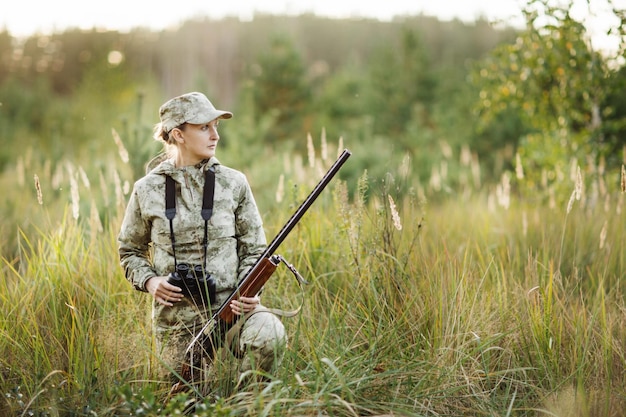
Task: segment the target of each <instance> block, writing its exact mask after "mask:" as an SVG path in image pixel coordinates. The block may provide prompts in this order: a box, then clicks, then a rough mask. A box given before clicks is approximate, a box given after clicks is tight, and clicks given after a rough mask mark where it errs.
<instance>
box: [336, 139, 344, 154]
mask: <svg viewBox="0 0 626 417" xmlns="http://www.w3.org/2000/svg"><path fill="white" fill-rule="evenodd" d="M341 152H343V136H339V145H338V148H337V157H339V155H341Z"/></svg>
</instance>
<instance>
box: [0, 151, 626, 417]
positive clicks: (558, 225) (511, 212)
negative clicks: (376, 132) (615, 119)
mask: <svg viewBox="0 0 626 417" xmlns="http://www.w3.org/2000/svg"><path fill="white" fill-rule="evenodd" d="M322 148H324V152H320V153H319V155H315V154H314V152H315V149H314V148H313V147H312V146H310V148H309V155H308V158H307V157H302V156H300V157H292V156H289V157H285V155H273V156H269V157H270V158H273V160H270V161H265V162H264V164H265V165H270V166H272V170H277V167H282V168H283V169H282V172H280V174H279V173H277V175H276V180H275V184H276V187H277V189H278V188H281V189H280V190H268V189H267V187H263V188H262V190H256V188H255V183H254V179H255V176H251V181H252V185H253V188H255V190H256V194H260V193H262V194H264V195H265V196H266V198H267V195H270V196H271V197H272V198H276V199H277V201H274V202H272V203H271V204H270V203H269V202H268V200H264V199H260V200H259V205H260V206H261V210H262V212H263V213H264V218H265V224H266V228H267V234H268V237H272V236H273V235H274V233H276V232H277V231H278V230H279V228H280V227H281V226H282V222H283V221H285V220H286V219H287V218H288V217H289V215H290V214H291V212H292V210H293V209H294V207H295V206H296V205H297V204H298V203H299V202H300V201H301V200H302V199H303V198H304V196H305V195H306V193H307V192H308V190H310V188H311V187H312V185H313V184H314V183H315V182H316V179H317V178H319V177H320V175H321V173H322V172H323V171H324V170H325V168H326V167H327V166H328V165H329V164H330V163H331V162H332V160H333V159H334V158H333V155H334V153H335V152H336V151H337V148H341V145H339V146H332V145H328V144H325V143H324V144H323V146H322ZM409 162H410V161H408V160H405V163H407V164H408V163H409ZM44 165H45V164H44ZM403 165H404V163H403V164H402V165H401V166H400V167H399V168H398V170H397V172H390V173H389V174H388V176H387V177H385V178H381V179H378V178H369V177H368V173H367V171H364V172H363V173H362V175H361V178H360V179H359V180H358V183H357V184H346V183H345V182H342V181H339V180H336V181H334V182H333V185H332V187H331V188H330V189H329V190H327V192H325V193H324V194H322V196H321V197H320V199H319V201H318V202H316V204H315V205H314V206H313V208H312V209H311V210H310V212H309V213H307V215H306V216H305V217H304V219H303V220H302V221H301V223H300V224H299V225H298V227H297V228H296V229H295V230H294V232H293V233H292V234H291V235H290V236H289V237H288V239H287V240H286V241H285V242H284V243H283V245H282V246H281V248H279V252H280V253H281V254H282V255H283V256H285V257H286V258H287V259H288V260H289V261H290V262H292V263H293V264H294V265H296V267H297V268H298V270H299V271H300V272H301V273H303V275H305V277H306V278H307V279H308V280H309V281H310V284H309V285H308V286H307V287H306V288H305V289H304V292H303V293H302V294H301V293H300V291H299V289H298V287H297V286H296V284H295V283H294V282H293V280H292V279H291V278H290V277H289V276H288V275H289V274H288V273H286V272H285V271H282V270H279V271H278V272H277V273H276V274H275V276H274V277H273V278H272V280H270V282H269V284H268V286H267V288H266V290H265V291H264V294H263V298H264V304H266V305H268V306H272V307H283V308H291V307H294V306H297V305H299V303H300V302H303V303H304V304H303V310H302V312H301V313H300V315H298V316H297V317H296V318H292V319H284V323H285V325H286V327H287V330H288V334H289V347H288V350H287V354H286V357H285V360H284V361H283V363H282V365H281V367H280V369H278V370H277V372H276V374H275V375H274V376H273V378H272V379H271V381H270V382H265V383H259V384H253V385H251V386H248V387H246V388H244V389H241V390H233V389H232V385H229V383H228V382H227V381H222V383H221V385H220V386H221V387H222V388H221V389H222V391H221V395H220V396H219V397H216V398H211V399H210V401H209V399H208V398H207V401H206V403H204V404H202V405H199V406H198V407H197V410H196V411H195V413H196V415H285V416H302V415H339V416H341V415H345V416H360V415H378V414H394V415H417V416H427V415H432V416H440V415H454V416H459V415H472V416H475V415H502V416H543V415H546V416H554V415H557V416H566V415H567V416H572V415H573V416H588V415H592V416H608V415H619V414H618V413H617V414H616V411H615V410H618V411H619V410H622V409H624V406H626V400H625V398H626V389H625V388H624V387H626V380H625V375H626V373H625V370H626V354H625V352H624V342H625V341H626V329H625V326H624V312H625V311H626V305H625V303H624V295H623V288H622V279H621V278H622V271H623V270H624V266H625V259H624V254H623V253H624V252H623V250H621V248H623V247H624V243H625V242H624V239H625V238H624V236H623V233H621V231H622V230H624V227H625V224H624V216H623V213H622V204H623V203H622V201H623V194H622V191H621V190H620V188H619V186H618V185H616V186H607V187H605V191H603V192H604V194H603V195H602V194H601V193H600V194H598V195H595V196H593V198H592V195H591V193H586V194H585V193H582V194H581V196H580V198H579V199H574V200H573V201H572V202H571V204H562V205H559V204H554V205H549V204H531V203H533V202H532V201H530V200H529V199H528V198H527V196H524V195H523V194H515V193H514V192H512V191H511V187H503V186H502V187H499V188H498V189H496V188H494V189H493V190H490V189H486V188H481V187H480V185H479V184H480V181H477V180H475V181H467V180H459V181H458V183H463V184H466V187H465V188H464V189H463V190H459V191H455V190H454V189H451V188H450V187H448V188H446V186H445V181H446V179H445V176H442V175H441V172H436V173H434V175H435V174H436V176H437V178H435V179H430V180H428V181H424V184H426V183H428V185H421V183H420V182H418V181H417V179H415V178H413V177H412V176H411V175H410V173H409V171H407V169H406V166H403ZM41 167H42V166H39V167H34V170H37V168H41ZM466 169H467V172H461V174H460V175H464V176H465V178H476V172H477V171H478V170H477V167H476V166H473V165H472V166H470V165H468V166H467V167H466ZM125 170H126V168H124V167H123V166H122V167H120V168H119V171H116V172H107V173H105V174H103V175H104V176H106V177H107V178H117V180H115V181H113V185H110V183H109V182H107V181H104V182H103V183H104V184H105V185H102V186H101V188H102V187H104V188H106V189H107V190H106V192H102V193H96V192H94V191H89V190H90V189H88V188H87V187H86V186H85V183H84V182H82V183H81V182H80V174H79V172H80V171H79V170H78V169H76V170H69V171H68V170H67V169H66V172H68V176H66V177H65V179H64V184H66V185H64V187H63V188H64V189H65V192H66V194H67V195H66V196H65V198H66V200H65V202H64V203H63V204H61V203H59V206H58V207H57V206H56V205H51V204H50V203H48V202H47V201H49V200H47V198H48V197H47V196H48V195H49V193H50V191H46V188H45V186H44V187H43V190H42V191H43V204H42V205H39V204H38V203H37V193H36V190H35V188H33V189H32V190H30V191H27V190H28V188H29V186H27V185H24V186H23V187H22V188H20V190H21V192H22V193H23V194H25V195H27V196H29V198H30V200H29V202H28V203H20V204H24V207H25V208H24V209H25V210H26V207H28V210H35V212H37V213H39V215H38V217H36V218H37V219H39V220H38V221H33V223H32V225H31V228H30V229H29V232H28V233H26V232H24V231H23V232H22V233H21V235H20V236H19V238H18V239H17V242H18V243H19V248H18V249H17V250H16V251H15V252H12V253H15V256H11V257H6V258H5V260H4V266H3V268H2V269H1V274H2V277H1V281H0V285H1V286H2V288H0V311H2V321H1V322H0V323H2V324H1V326H0V332H1V333H2V338H0V367H1V372H0V390H1V392H2V393H3V396H4V401H3V402H1V403H0V404H1V405H0V414H2V415H50V416H56V415H62V416H66V415H67V416H76V415H79V416H82V415H84V416H87V415H99V416H108V415H111V416H113V415H175V414H176V413H177V412H180V410H182V409H184V408H185V406H186V405H185V404H186V401H187V400H188V398H187V397H185V396H184V395H182V396H179V397H176V398H174V399H173V400H171V401H170V402H169V403H168V404H164V403H163V399H164V395H165V392H164V391H163V389H162V388H160V387H159V386H158V385H157V384H155V383H154V382H153V381H152V380H151V373H150V366H149V365H150V362H151V361H154V360H155V359H154V357H153V356H152V354H151V337H150V324H149V300H148V296H146V295H145V294H139V293H136V292H135V291H134V290H132V289H131V287H130V285H129V284H128V283H127V282H126V281H125V279H124V277H123V275H122V271H121V269H120V268H119V264H118V260H117V251H116V242H115V237H116V234H117V228H118V227H119V222H120V216H121V212H122V210H121V209H122V208H123V204H118V203H116V202H115V201H118V202H119V199H120V198H119V195H120V193H121V195H122V196H123V195H124V190H123V188H124V187H123V185H122V184H123V183H124V181H128V180H125V179H124V178H128V174H127V171H125ZM25 171H28V170H26V169H25ZM125 172H126V173H125ZM34 174H37V172H33V170H31V171H30V172H28V173H27V174H25V177H30V178H33V177H34ZM90 174H91V175H93V176H94V177H95V178H98V177H99V175H100V174H97V173H87V174H86V175H87V176H89V175H90ZM280 175H282V176H283V177H282V180H281V181H279V176H280ZM610 175H613V174H610V173H609V174H607V178H608V176H610ZM39 177H40V178H46V177H45V176H43V175H39ZM71 178H75V180H76V179H78V180H79V181H78V183H77V184H75V185H74V186H75V187H76V186H78V188H79V189H80V191H81V192H82V193H83V195H85V194H87V195H88V196H94V195H95V196H94V197H93V198H91V197H90V198H88V199H87V200H86V201H87V202H85V199H84V198H83V196H81V195H80V193H79V196H78V198H80V200H81V201H82V202H76V201H72V198H71V190H70V188H71V187H70V183H71V181H70V180H71ZM88 179H89V180H90V181H87V182H91V183H98V181H97V180H94V179H93V178H88ZM442 182H443V185H442ZM618 182H619V181H613V183H615V184H617V183H618ZM472 183H473V184H475V186H472V185H471V184H472ZM81 184H82V185H81ZM116 184H117V185H116ZM279 184H281V185H279ZM30 186H31V187H34V185H33V183H31V185H30ZM348 186H349V187H348ZM576 186H577V184H576V182H575V181H572V182H571V190H572V191H573V190H575V188H576ZM91 187H93V185H92V186H91ZM109 188H111V189H109ZM349 189H350V190H351V191H349ZM275 191H276V192H275ZM100 194H102V195H100ZM104 196H107V199H108V200H109V203H108V205H107V206H106V208H104V207H103V206H98V205H99V204H101V205H104V204H105V203H104V200H105V199H104ZM116 196H117V197H116ZM442 196H443V197H442ZM598 196H600V197H601V198H598ZM560 197H561V200H563V201H565V202H567V201H568V197H569V195H566V196H560ZM76 198H77V197H76V196H75V197H74V200H75V199H76ZM112 201H113V202H112ZM599 201H602V204H599V203H598V202H599ZM93 202H95V203H93ZM48 204H50V205H48ZM75 204H78V209H77V211H78V213H79V214H80V215H79V216H78V218H77V216H76V215H75V211H74V207H73V205H75ZM31 205H32V206H31ZM61 206H62V207H63V212H62V213H63V215H62V216H59V217H55V216H58V215H59V211H58V210H60V208H59V207H61ZM93 206H96V209H97V210H96V212H97V213H99V215H91V214H90V213H91V212H92V207H93ZM103 212H105V213H106V214H105V215H103V214H102V213H103ZM3 227H4V228H9V226H8V225H7V224H4V225H3ZM218 378H223V379H228V378H230V376H229V375H227V374H223V375H221V376H218ZM177 410H178V411H177ZM611 412H613V414H611Z"/></svg>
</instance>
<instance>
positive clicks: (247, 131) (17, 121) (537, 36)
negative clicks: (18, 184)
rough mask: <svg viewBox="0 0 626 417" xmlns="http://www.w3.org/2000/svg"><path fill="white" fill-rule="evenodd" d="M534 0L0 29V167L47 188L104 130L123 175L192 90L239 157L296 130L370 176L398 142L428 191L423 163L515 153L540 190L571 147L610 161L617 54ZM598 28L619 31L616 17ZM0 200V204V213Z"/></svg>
mask: <svg viewBox="0 0 626 417" xmlns="http://www.w3.org/2000/svg"><path fill="white" fill-rule="evenodd" d="M544 3H545V2H543V1H531V2H529V6H528V8H527V9H526V10H525V16H526V19H527V27H526V28H518V29H513V28H510V27H507V26H505V25H493V24H491V23H489V22H487V21H485V20H478V21H476V22H474V23H463V22H461V21H458V20H455V21H451V22H443V21H439V20H437V19H436V18H432V17H427V16H414V17H405V18H398V19H396V20H394V21H391V22H381V21H377V20H367V19H359V20H333V19H329V18H322V17H316V16H314V15H302V16H296V17H286V16H271V15H257V16H255V18H254V19H253V20H252V21H247V22H241V21H239V20H237V19H234V18H232V19H223V20H210V19H207V18H203V19H198V20H190V21H187V22H184V23H183V24H181V26H180V27H179V28H177V29H176V30H163V31H151V30H144V29H136V30H133V31H131V32H129V33H120V32H116V31H99V30H95V29H94V30H92V31H81V30H66V31H63V32H60V33H54V34H50V35H32V36H30V37H27V38H25V39H22V38H19V39H18V38H14V37H12V36H11V34H10V33H8V32H7V31H4V32H0V103H1V107H0V141H1V144H2V146H1V147H0V169H1V170H2V171H5V172H6V171H10V172H14V171H15V170H16V168H18V171H19V168H20V167H22V166H23V164H24V163H25V162H27V161H25V160H23V156H24V155H31V153H32V155H31V156H29V158H34V159H35V160H38V161H39V163H40V164H42V165H43V163H44V161H46V160H47V161H49V164H48V165H46V171H44V172H41V173H40V174H39V176H40V177H42V182H44V185H46V186H47V185H49V188H47V187H46V188H45V189H46V191H47V190H50V191H51V192H52V193H53V194H54V193H55V192H56V191H58V189H59V187H60V185H59V184H58V183H57V182H58V181H57V182H55V181H54V178H55V175H54V172H55V169H61V168H58V167H63V165H64V163H60V164H59V161H67V160H73V161H74V162H76V163H78V164H83V165H85V164H86V163H87V161H88V164H89V166H90V169H94V170H95V171H98V170H100V171H101V173H102V172H104V171H106V168H105V167H106V166H107V164H110V160H109V159H108V158H109V156H110V155H112V154H115V153H116V152H117V150H118V149H117V147H116V146H115V143H114V140H113V139H116V138H119V140H121V141H122V142H123V143H124V144H125V145H126V148H127V150H128V152H130V160H131V161H130V164H131V165H132V166H133V173H132V176H133V177H134V178H135V179H136V178H137V177H139V176H140V175H141V174H142V172H143V169H144V165H145V162H146V161H147V160H149V159H150V158H151V157H152V156H153V155H154V154H156V153H157V152H158V151H159V146H158V144H156V143H154V141H152V140H151V133H152V131H151V129H152V126H153V125H154V124H155V123H156V122H157V121H158V114H157V109H158V106H159V105H160V104H161V103H162V102H164V101H165V100H166V99H167V98H169V97H172V96H175V95H178V94H181V93H183V92H187V91H192V90H199V91H203V92H205V93H206V94H207V95H208V96H209V97H210V98H211V100H212V101H213V102H214V104H216V106H217V107H219V108H226V109H229V110H232V111H233V112H234V113H235V116H236V117H235V118H234V119H233V120H232V122H228V123H225V124H224V126H223V129H222V130H223V133H222V138H223V141H222V142H221V149H222V151H221V152H222V153H221V154H220V155H221V156H222V157H223V158H226V159H227V160H226V161H225V162H227V163H229V164H231V165H235V166H237V167H238V168H239V169H241V170H243V171H251V170H253V166H254V163H255V161H261V162H262V158H259V156H260V155H265V154H267V153H268V152H277V153H280V152H290V151H293V150H296V151H299V152H302V151H305V150H306V146H307V136H308V135H312V136H313V137H314V138H316V139H317V138H318V137H320V136H324V137H327V138H329V140H333V141H337V139H338V138H342V140H343V142H344V143H345V144H346V146H349V147H350V148H352V149H354V150H355V151H357V152H355V153H356V156H355V159H356V160H357V161H358V162H353V163H352V164H351V167H350V168H347V170H348V171H349V172H347V173H346V174H345V175H347V176H348V177H351V178H353V179H354V178H356V177H358V175H360V173H361V172H362V170H363V169H365V168H366V169H367V170H368V172H369V174H370V176H371V177H372V178H381V177H382V176H384V174H385V172H387V171H388V170H389V168H390V167H393V166H398V165H399V164H400V163H401V161H402V159H403V158H405V157H410V158H411V160H412V165H411V166H412V168H411V169H412V174H414V175H415V178H418V179H419V180H421V181H424V182H428V181H431V182H433V181H434V183H433V184H431V185H434V186H435V187H437V188H439V189H441V190H445V189H446V187H450V186H452V185H455V184H445V183H443V184H441V179H440V178H441V177H446V175H445V174H447V173H448V172H454V171H455V170H457V169H458V165H462V164H465V165H467V164H469V163H470V162H471V161H472V160H473V161H474V162H477V161H480V167H481V172H480V174H479V177H480V178H478V177H476V178H474V181H481V182H485V183H487V184H488V183H497V182H498V181H500V179H501V176H502V174H503V173H504V172H506V171H507V170H510V169H512V167H513V164H514V163H515V160H516V155H517V156H518V157H519V156H521V157H522V159H524V160H525V163H527V164H528V166H527V172H528V174H529V175H530V176H531V177H532V178H533V180H535V181H536V183H540V182H542V183H543V187H542V188H543V189H544V190H550V189H551V184H550V183H557V180H558V178H560V177H562V172H567V170H568V169H569V168H568V167H569V166H570V165H571V161H572V158H573V159H575V160H577V161H579V162H581V163H584V162H585V160H587V162H590V163H592V165H594V166H595V165H596V164H597V163H598V162H599V161H600V160H601V161H602V164H609V165H612V166H619V164H621V163H622V162H623V158H624V156H623V149H622V148H623V146H624V143H625V142H624V141H625V139H624V137H625V133H626V127H625V126H624V116H625V115H626V98H625V96H624V95H623V93H622V92H623V91H624V86H625V84H626V70H624V68H622V67H621V66H620V65H619V64H620V63H623V49H622V50H620V51H619V52H618V54H617V56H611V57H606V56H603V55H601V53H600V52H599V51H594V50H593V49H592V48H591V44H590V42H589V37H588V35H587V33H586V30H585V28H584V26H583V25H582V24H581V23H580V22H577V21H576V20H574V19H573V18H572V17H571V16H570V15H569V13H568V11H567V9H562V8H561V9H559V8H552V7H548V6H547V5H546V4H544ZM531 5H532V7H531ZM537 6H541V7H537ZM615 13H616V14H617V15H619V13H620V11H619V10H616V11H615ZM621 13H622V15H621V16H620V17H621V18H622V19H623V12H621ZM622 21H623V20H622ZM611 30H612V31H613V34H614V36H617V37H619V36H622V38H621V39H623V30H624V27H623V25H620V26H618V27H615V28H611ZM621 47H622V48H623V43H622V45H621ZM620 56H621V58H622V61H620ZM112 129H113V132H112ZM452 155H460V156H461V157H459V158H456V157H455V159H456V161H448V160H447V159H449V158H450V157H451V156H452ZM442 164H443V165H442ZM83 168H86V167H84V166H83ZM18 173H19V172H18ZM269 174H270V173H267V175H266V177H269ZM441 174H444V175H441ZM477 175H478V174H477ZM453 177H454V176H450V178H453ZM17 179H18V180H19V179H20V177H19V176H18V178H17ZM13 180H15V178H13ZM48 180H50V181H51V183H50V184H48V183H47V181H48ZM105 181H108V182H111V181H112V179H111V178H109V177H106V176H105ZM444 182H445V181H444ZM265 185H268V184H263V183H259V184H257V186H259V187H261V186H265ZM3 187H9V188H10V187H11V185H10V183H9V184H3ZM33 192H34V189H33ZM48 194H49V193H48ZM7 205H8V206H7ZM11 207H15V205H14V204H12V203H11V202H5V203H4V204H3V205H2V207H1V210H2V214H3V218H5V219H6V218H14V217H15V216H12V215H11V214H12V213H10V212H9V213H7V210H9V211H10V210H11ZM4 227H7V226H6V225H5V226H4ZM6 232H8V233H14V232H11V231H8V230H7V231H5V233H3V234H6Z"/></svg>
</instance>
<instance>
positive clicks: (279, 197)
mask: <svg viewBox="0 0 626 417" xmlns="http://www.w3.org/2000/svg"><path fill="white" fill-rule="evenodd" d="M284 196H285V175H284V174H280V177H279V178H278V188H277V189H276V202H277V203H280V202H281V201H283V197H284Z"/></svg>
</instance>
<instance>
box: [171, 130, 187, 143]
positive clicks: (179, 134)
mask: <svg viewBox="0 0 626 417" xmlns="http://www.w3.org/2000/svg"><path fill="white" fill-rule="evenodd" d="M170 136H171V137H172V139H174V140H175V141H176V142H177V143H184V142H185V138H184V137H183V131H182V130H180V129H179V128H177V127H175V128H174V129H172V131H171V132H170Z"/></svg>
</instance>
